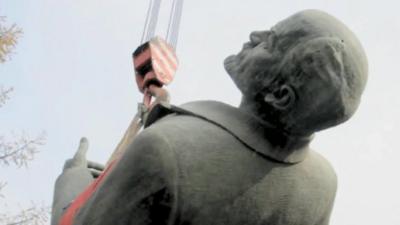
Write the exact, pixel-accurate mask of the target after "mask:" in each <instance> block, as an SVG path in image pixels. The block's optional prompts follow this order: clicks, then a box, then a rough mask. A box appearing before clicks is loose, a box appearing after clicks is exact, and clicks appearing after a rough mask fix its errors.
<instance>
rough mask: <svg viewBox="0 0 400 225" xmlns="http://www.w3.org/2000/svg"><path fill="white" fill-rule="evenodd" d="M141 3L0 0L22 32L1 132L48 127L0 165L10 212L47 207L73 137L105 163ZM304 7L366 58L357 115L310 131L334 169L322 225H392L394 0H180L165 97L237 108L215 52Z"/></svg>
mask: <svg viewBox="0 0 400 225" xmlns="http://www.w3.org/2000/svg"><path fill="white" fill-rule="evenodd" d="M165 2H170V1H165ZM147 7H148V1H138V0H135V1H134V0H130V1H128V0H114V1H105V0H81V1H77V0H76V1H66V0H57V1H51V0H36V1H23V0H20V1H18V0H0V15H4V16H7V17H8V19H7V20H8V22H10V23H13V22H15V23H17V24H18V25H19V26H20V27H21V28H23V30H24V36H23V38H22V39H21V40H20V43H19V44H18V46H17V49H16V52H17V53H16V54H15V55H13V57H12V60H11V61H9V62H7V63H6V64H3V65H0V84H2V85H4V86H6V87H7V86H13V87H14V88H15V91H14V92H13V93H12V99H11V100H10V101H9V102H8V103H7V104H6V106H4V107H3V108H1V109H0V133H1V134H11V131H15V132H16V133H18V132H20V131H22V130H24V131H26V132H28V133H29V134H31V135H32V136H34V135H36V134H38V133H40V132H41V131H42V130H44V131H46V132H47V144H46V145H45V146H43V147H42V148H41V149H40V150H41V153H40V154H38V155H37V158H36V160H35V161H34V162H33V163H32V164H31V165H30V168H29V169H19V170H16V169H15V168H1V172H0V180H7V181H8V186H7V187H6V189H5V190H4V194H5V195H6V200H7V201H8V202H9V205H8V207H9V209H10V210H14V209H15V208H16V206H17V205H20V206H25V205H29V202H30V201H31V200H32V201H35V202H44V203H45V204H48V205H50V204H51V200H52V192H53V183H54V181H55V179H56V177H57V175H58V174H59V173H60V172H61V168H62V166H63V163H64V160H65V159H67V158H69V157H71V156H72V154H73V153H74V151H75V150H76V148H77V144H78V142H79V139H80V137H81V136H86V137H88V138H89V141H90V149H89V155H88V158H90V159H92V160H96V161H99V162H105V161H106V159H107V158H108V157H109V155H110V154H111V152H112V150H113V149H114V147H115V146H116V145H117V143H118V141H119V139H120V138H121V136H122V134H123V133H124V131H125V129H126V128H127V126H128V124H129V122H130V120H131V118H132V117H133V116H134V114H135V112H136V104H137V102H138V101H141V96H140V95H139V92H138V91H137V89H136V84H135V82H134V76H133V69H132V62H131V53H132V52H133V51H134V50H135V48H136V47H137V46H138V44H139V41H140V37H141V34H142V30H143V24H144V20H145V14H146V10H147ZM167 7H169V6H167V5H163V11H165V12H164V13H163V15H161V18H160V19H161V20H164V23H161V24H160V26H161V28H163V29H161V31H159V32H158V33H161V34H163V31H164V30H165V28H166V23H165V21H166V20H167V17H168V16H167V15H166V11H168V8H167ZM308 8H315V9H322V10H324V11H326V12H328V13H330V14H332V15H334V16H336V17H337V18H339V19H341V20H342V21H343V22H344V23H345V24H347V25H348V26H349V27H350V28H351V29H352V30H353V31H354V32H355V33H356V35H357V36H358V37H359V39H360V40H361V42H362V43H363V45H364V47H365V49H366V52H367V55H368V58H369V63H370V76H369V82H368V84H367V89H366V91H365V94H364V98H363V102H362V104H361V106H360V108H359V111H358V112H357V114H356V115H355V117H353V119H352V120H350V121H349V122H347V123H346V124H344V125H341V126H339V127H336V128H333V129H330V130H328V131H324V132H321V133H319V134H317V135H316V138H315V139H314V142H313V144H312V146H313V147H314V148H315V149H316V150H317V151H319V152H320V153H321V154H323V155H324V156H326V158H328V159H329V161H330V162H331V163H332V164H333V166H334V168H335V169H336V172H337V174H338V177H339V190H338V193H337V198H336V204H335V207H334V211H333V215H332V219H331V224H333V225H357V224H364V225H376V224H387V225H396V224H400V194H399V190H400V180H399V179H400V163H399V159H400V152H399V151H398V150H396V149H398V140H399V135H398V133H399V132H398V130H397V129H396V127H398V126H399V125H400V119H399V117H398V116H399V115H400V100H399V99H398V98H397V97H398V96H399V95H398V91H399V90H400V88H399V87H400V77H399V76H398V71H397V63H398V62H397V58H398V57H397V56H398V53H399V52H400V43H399V40H400V15H399V14H398V10H399V8H400V4H399V3H398V1H397V2H396V1H395V0H393V1H389V0H381V1H361V0H360V1H345V0H340V1H339V0H337V1H323V0H318V1H317V0H307V1H294V0H291V1H290V0H273V1H272V0H271V1H261V0H247V1H239V0H230V1H222V0H201V1H189V0H186V2H185V5H184V11H183V17H182V24H181V30H180V37H179V43H178V56H179V59H180V64H181V65H180V68H179V71H178V74H177V77H176V80H175V81H174V83H173V84H172V85H171V86H169V90H170V92H171V94H172V102H173V103H175V104H181V103H184V102H187V101H192V100H200V99H214V100H220V101H223V102H226V103H230V104H233V105H237V104H238V103H239V100H240V94H239V92H238V91H237V90H236V88H235V86H234V85H233V83H232V82H231V81H230V78H229V77H228V76H227V74H226V73H225V71H224V69H223V67H222V61H223V59H224V58H225V57H226V56H228V55H229V54H232V53H236V52H238V51H239V50H240V48H241V45H242V43H243V42H246V41H248V35H249V33H250V32H251V31H253V30H263V29H268V28H270V27H271V26H273V25H274V24H275V23H276V22H278V21H280V20H282V19H284V18H286V17H288V16H290V15H291V14H293V13H295V12H297V11H299V10H302V9H308Z"/></svg>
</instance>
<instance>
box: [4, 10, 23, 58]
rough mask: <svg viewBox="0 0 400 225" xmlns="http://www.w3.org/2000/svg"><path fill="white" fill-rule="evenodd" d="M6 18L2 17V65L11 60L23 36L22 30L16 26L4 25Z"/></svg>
mask: <svg viewBox="0 0 400 225" xmlns="http://www.w3.org/2000/svg"><path fill="white" fill-rule="evenodd" d="M4 23H5V17H4V16H2V17H0V63H4V62H5V61H7V59H10V54H11V53H12V52H13V50H14V48H15V45H16V44H17V40H18V38H19V37H20V36H21V35H22V29H21V28H19V27H17V25H16V24H12V25H11V26H6V25H4Z"/></svg>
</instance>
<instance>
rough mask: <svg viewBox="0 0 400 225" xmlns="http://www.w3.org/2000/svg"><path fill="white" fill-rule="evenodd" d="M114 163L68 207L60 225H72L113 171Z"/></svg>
mask: <svg viewBox="0 0 400 225" xmlns="http://www.w3.org/2000/svg"><path fill="white" fill-rule="evenodd" d="M114 162H115V160H114V161H113V162H111V163H110V165H109V166H108V167H107V168H106V170H104V172H103V173H102V174H101V175H100V176H99V177H98V178H97V179H96V180H94V181H93V182H92V183H91V184H90V185H89V186H88V187H87V188H86V189H85V190H84V191H83V192H82V193H81V194H79V195H78V197H76V198H75V199H74V201H73V202H72V203H71V205H70V206H69V207H68V209H67V211H66V212H65V213H64V215H63V216H62V217H61V220H60V223H59V225H72V224H73V222H74V219H75V214H76V213H77V212H78V211H79V209H80V208H81V207H82V206H83V205H84V204H85V203H86V201H87V200H88V199H89V198H90V196H92V194H93V193H94V192H95V191H96V190H97V187H98V186H99V184H100V183H101V182H102V181H103V180H104V177H105V176H106V175H107V174H108V172H109V171H110V170H111V168H112V166H113V165H114Z"/></svg>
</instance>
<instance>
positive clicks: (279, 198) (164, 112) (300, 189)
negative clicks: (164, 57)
mask: <svg viewBox="0 0 400 225" xmlns="http://www.w3.org/2000/svg"><path fill="white" fill-rule="evenodd" d="M224 65H225V68H226V71H227V72H228V74H229V75H230V77H231V78H232V80H233V81H234V83H235V84H236V86H237V87H238V88H239V89H240V91H241V92H242V94H243V98H242V102H241V104H240V106H239V107H238V108H236V107H233V106H229V105H226V104H224V103H220V102H215V101H200V102H192V103H188V104H184V105H182V106H180V107H176V106H172V105H168V104H162V103H161V104H159V105H157V106H155V108H154V109H153V110H152V111H151V112H150V114H149V115H148V118H147V121H146V124H145V127H146V129H144V130H143V131H142V132H141V133H140V134H139V135H138V136H137V137H136V138H135V140H134V141H132V142H131V143H130V144H129V146H128V147H127V149H126V151H125V153H124V155H123V157H122V158H121V159H120V160H119V161H118V162H116V163H115V164H114V165H113V168H112V169H110V170H109V171H108V172H107V173H108V174H107V175H106V176H105V177H103V180H102V181H101V182H99V183H98V184H97V187H96V188H95V190H93V193H92V194H91V196H89V197H88V198H87V199H86V200H85V202H84V203H83V204H82V205H81V206H80V207H79V208H76V212H75V214H74V217H73V220H72V221H71V224H72V223H73V224H74V225H88V224H90V225H106V224H135V225H138V224H185V225H189V224H193V225H194V224H197V225H211V224H215V225H222V224H229V225H236V224H237V225H244V224H273V225H287V224H304V225H311V224H314V225H325V224H329V217H330V213H331V210H332V207H333V202H334V198H335V192H336V175H335V172H334V170H333V169H332V168H331V166H330V164H329V163H328V161H327V160H325V159H324V158H323V157H322V156H321V155H319V154H318V153H317V152H315V151H313V150H311V149H310V148H309V143H310V141H311V140H312V138H313V134H314V133H315V132H317V131H320V130H323V129H327V128H330V127H333V126H335V125H338V124H340V123H343V122H345V121H346V120H348V119H349V118H350V117H351V116H352V115H353V114H354V112H355V111H356V109H357V106H358V105H359V102H360V99H361V94H362V92H363V89H364V87H365V84H366V80H367V73H368V71H367V60H366V56H365V53H364V51H363V48H362V46H361V45H360V43H359V41H358V40H357V38H356V37H355V36H354V34H353V33H352V32H351V31H350V30H349V29H348V28H347V27H346V26H345V25H344V24H342V23H341V22H340V21H338V20H337V19H335V18H334V17H332V16H330V15H328V14H326V13H324V12H321V11H317V10H305V11H301V12H299V13H297V14H294V15H292V16H290V17H289V18H287V19H285V20H283V21H282V22H280V23H278V24H277V25H276V26H274V27H273V28H272V29H270V30H267V31H260V32H253V33H251V34H250V41H249V42H247V43H245V44H244V46H243V49H242V50H241V51H240V52H239V53H238V54H237V55H232V56H229V57H228V58H227V59H226V60H225V62H224ZM82 152H83V153H84V151H78V153H77V154H78V155H82V154H83V153H82ZM81 153H82V154H81ZM77 158H79V157H77ZM83 158H84V157H83ZM73 161H74V160H73ZM77 161H80V162H81V164H79V163H78V164H79V165H80V166H81V167H80V168H83V170H84V169H86V172H85V173H86V178H84V179H86V180H91V179H92V177H90V173H89V172H88V170H87V167H88V163H87V161H85V160H77ZM96 168H99V166H96ZM99 169H100V170H101V168H99ZM68 171H70V169H66V170H64V172H63V174H66V173H67V172H68ZM103 174H104V173H103ZM62 176H63V175H61V176H60V178H62ZM60 178H59V179H60ZM79 179H81V178H79ZM74 182H75V181H73V179H71V180H70V181H68V182H67V183H74ZM85 182H86V184H87V183H88V181H85ZM78 183H79V182H78ZM80 188H81V187H79V188H77V189H76V190H78V189H80ZM79 191H81V190H79ZM55 199H60V197H58V195H57V189H56V194H55ZM71 200H72V199H71ZM57 202H58V203H57V204H55V205H57V206H55V208H57V207H58V208H60V204H61V203H60V201H57ZM64 205H65V200H64ZM64 207H66V209H65V210H68V206H67V205H65V206H64ZM53 212H58V211H53ZM53 215H54V214H53ZM53 224H57V222H55V223H53Z"/></svg>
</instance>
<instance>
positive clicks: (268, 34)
mask: <svg viewBox="0 0 400 225" xmlns="http://www.w3.org/2000/svg"><path fill="white" fill-rule="evenodd" d="M276 39H277V35H276V33H275V32H274V31H271V30H266V31H255V32H252V33H251V34H250V41H248V42H246V43H244V44H243V48H242V50H241V51H240V52H239V53H238V54H236V55H231V56H229V57H227V58H226V59H225V61H224V65H225V69H226V71H227V72H228V73H229V75H230V76H232V78H233V79H234V80H235V82H248V81H250V80H254V79H256V78H257V75H258V74H260V76H261V74H263V76H264V78H263V79H265V74H266V71H269V70H270V69H271V67H272V66H273V65H274V64H276V62H277V59H278V56H279V55H280V54H278V53H277V49H276V48H275V45H274V43H275V41H276ZM245 86H246V85H245Z"/></svg>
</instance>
